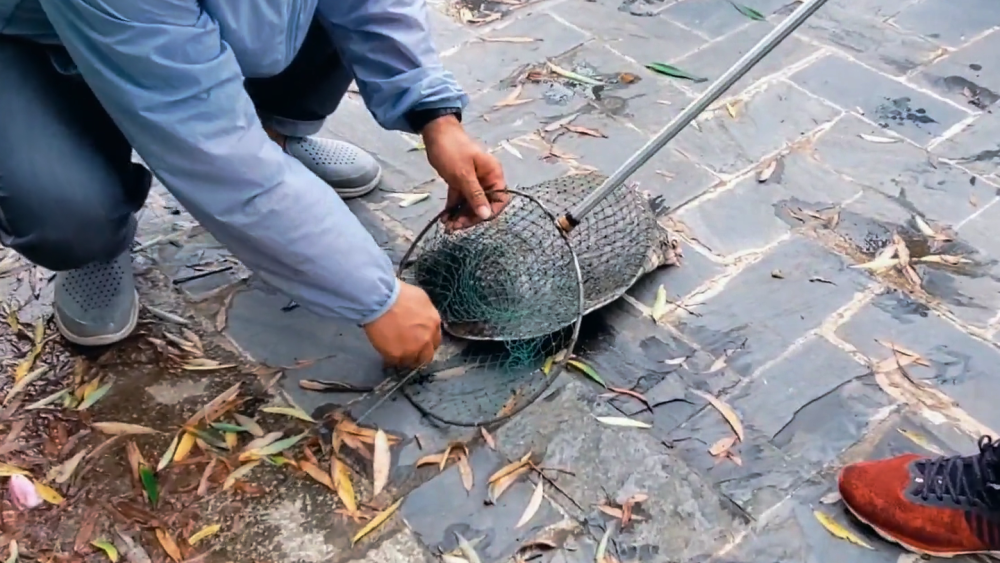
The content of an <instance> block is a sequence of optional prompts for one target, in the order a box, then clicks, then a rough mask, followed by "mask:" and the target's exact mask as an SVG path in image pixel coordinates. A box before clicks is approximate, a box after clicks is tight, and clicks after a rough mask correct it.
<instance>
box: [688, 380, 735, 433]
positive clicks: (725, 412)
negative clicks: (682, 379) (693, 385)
mask: <svg viewBox="0 0 1000 563" xmlns="http://www.w3.org/2000/svg"><path fill="white" fill-rule="evenodd" d="M691 392H692V393H694V394H695V395H698V396H699V397H701V398H702V399H705V400H706V401H708V403H709V404H710V405H712V406H713V407H715V410H717V411H719V414H721V415H722V416H723V418H725V419H726V422H728V423H729V426H731V427H732V428H733V432H736V437H737V438H739V439H740V441H741V442H742V441H743V423H742V422H740V417H738V416H736V411H734V410H733V408H732V407H730V406H729V405H727V404H726V403H724V402H723V401H721V400H719V399H717V398H716V397H713V396H712V395H709V394H708V393H706V392H704V391H701V390H700V389H692V390H691Z"/></svg>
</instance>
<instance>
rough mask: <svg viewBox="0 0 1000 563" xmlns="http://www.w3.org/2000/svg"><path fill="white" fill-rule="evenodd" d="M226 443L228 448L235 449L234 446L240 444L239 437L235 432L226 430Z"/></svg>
mask: <svg viewBox="0 0 1000 563" xmlns="http://www.w3.org/2000/svg"><path fill="white" fill-rule="evenodd" d="M225 437H226V445H227V446H229V449H230V450H235V449H236V446H238V445H240V437H239V436H237V435H236V432H226V433H225Z"/></svg>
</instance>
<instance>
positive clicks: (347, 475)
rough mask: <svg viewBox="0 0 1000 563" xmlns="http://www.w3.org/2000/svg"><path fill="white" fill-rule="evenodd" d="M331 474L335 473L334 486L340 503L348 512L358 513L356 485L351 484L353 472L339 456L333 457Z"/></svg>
mask: <svg viewBox="0 0 1000 563" xmlns="http://www.w3.org/2000/svg"><path fill="white" fill-rule="evenodd" d="M330 472H331V473H333V485H334V487H335V488H336V490H337V496H338V497H340V502H343V503H344V507H345V508H347V510H348V511H350V512H352V513H354V512H357V511H358V501H357V498H356V496H355V494H354V485H353V484H351V470H350V468H349V467H347V465H346V464H345V463H344V462H342V461H340V459H339V458H338V457H337V456H333V461H332V465H331V467H330Z"/></svg>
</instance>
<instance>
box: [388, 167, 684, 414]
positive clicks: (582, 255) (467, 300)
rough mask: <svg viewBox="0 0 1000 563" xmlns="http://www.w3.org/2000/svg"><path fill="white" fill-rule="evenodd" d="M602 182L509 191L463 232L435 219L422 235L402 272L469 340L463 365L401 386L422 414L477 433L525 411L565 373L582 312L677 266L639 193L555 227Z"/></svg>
mask: <svg viewBox="0 0 1000 563" xmlns="http://www.w3.org/2000/svg"><path fill="white" fill-rule="evenodd" d="M604 179H605V178H604V177H603V176H601V175H598V174H584V175H570V176H565V177H562V178H558V179H554V180H550V181H546V182H542V183H540V184H535V185H533V186H529V187H526V188H519V189H517V190H511V192H510V193H511V194H512V197H511V199H510V202H509V203H508V205H507V207H506V208H505V209H504V210H503V211H502V212H501V213H499V214H498V215H497V217H495V218H494V219H492V220H490V221H487V222H485V223H481V224H479V225H476V226H474V227H471V228H467V229H462V230H459V231H454V232H451V231H449V230H448V229H447V228H446V227H445V226H444V225H443V223H441V222H440V221H434V222H432V223H431V224H430V225H428V227H427V228H426V229H425V230H424V232H422V233H421V235H420V236H418V237H417V240H416V241H415V242H414V244H413V246H412V247H411V249H410V252H409V253H408V259H404V262H403V267H402V268H401V273H400V275H401V277H402V279H404V280H405V281H407V282H409V283H413V284H415V285H418V286H419V287H422V288H423V289H424V290H425V291H426V292H427V294H428V296H429V297H430V299H431V301H432V302H433V303H434V305H435V306H436V307H437V308H438V310H439V311H440V313H441V318H442V322H443V326H444V329H445V331H446V332H447V333H449V334H451V335H452V336H454V337H457V338H458V339H461V340H463V341H465V342H464V344H463V345H461V346H459V348H460V349H461V351H460V352H456V353H455V354H454V355H453V357H452V358H451V359H449V360H448V361H447V362H446V363H448V364H451V363H455V365H454V366H452V367H444V368H442V367H441V365H436V366H434V368H433V369H432V370H427V372H426V373H424V374H422V375H421V376H419V377H418V378H417V379H416V380H414V381H413V382H411V383H410V384H409V385H408V386H406V387H405V388H404V393H405V394H406V395H407V396H408V397H409V398H410V399H411V401H413V402H414V404H415V405H416V406H417V407H418V408H419V409H420V410H422V411H424V412H425V414H428V415H430V416H432V417H434V418H438V419H439V420H444V421H446V422H449V423H452V424H465V425H479V424H486V423H488V422H490V421H496V420H498V419H501V418H505V417H507V416H510V415H512V414H514V413H515V412H517V411H519V410H520V409H522V408H524V406H526V405H527V404H530V402H531V401H533V400H534V399H535V398H536V397H537V396H539V395H540V394H541V393H542V392H543V391H544V390H545V388H546V387H547V386H548V383H549V382H550V381H551V379H552V378H553V377H554V376H555V374H556V373H558V372H559V371H560V370H561V369H562V367H563V365H564V363H565V360H566V359H567V358H568V357H569V356H570V354H571V353H572V348H573V346H574V344H575V339H576V336H577V334H578V331H579V323H580V321H581V319H582V317H583V315H585V314H586V313H589V312H590V311H593V310H595V309H597V308H599V307H602V306H604V305H606V304H608V303H610V302H612V301H614V300H615V299H617V298H619V297H621V295H622V294H624V293H625V291H626V290H627V289H628V288H629V287H631V286H632V284H633V283H635V281H636V280H637V279H638V278H639V277H640V276H642V275H643V274H645V273H647V272H649V271H652V270H653V269H655V268H657V267H659V266H661V265H664V264H667V263H670V262H671V261H672V260H673V256H674V254H673V249H674V248H673V245H672V243H671V241H670V239H669V238H668V236H667V233H666V232H665V231H664V230H663V229H662V228H661V227H659V225H658V224H657V222H656V217H655V216H654V214H653V212H652V210H651V208H650V205H649V202H648V201H647V200H646V198H645V197H643V195H642V194H641V193H639V191H638V189H637V188H636V187H635V186H634V185H624V186H621V187H620V188H618V189H616V190H614V191H613V192H611V194H610V195H609V196H608V197H607V198H605V199H604V200H602V201H601V202H600V203H599V204H598V206H597V207H596V208H595V209H594V210H593V211H592V212H591V213H589V214H588V215H587V216H586V217H585V218H584V219H583V220H582V221H581V222H580V224H579V225H578V226H577V227H576V228H575V229H574V230H573V231H572V232H571V233H570V234H569V235H568V236H564V235H563V233H562V232H561V231H560V229H559V228H558V227H557V226H556V224H555V219H556V218H557V217H558V216H561V215H562V214H564V213H565V212H567V211H568V210H569V209H570V208H571V207H572V206H574V205H575V204H577V203H578V202H579V201H581V200H582V199H583V198H584V197H585V196H586V195H587V194H588V193H590V192H591V191H592V190H594V189H596V188H597V187H598V186H600V185H601V183H602V182H603V181H604ZM553 358H558V361H553ZM546 362H548V364H546Z"/></svg>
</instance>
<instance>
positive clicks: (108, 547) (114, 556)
mask: <svg viewBox="0 0 1000 563" xmlns="http://www.w3.org/2000/svg"><path fill="white" fill-rule="evenodd" d="M90 545H92V546H94V547H96V548H97V549H100V550H101V551H103V552H104V553H105V554H107V556H108V559H110V560H111V563H117V561H118V549H117V548H116V547H115V546H114V545H112V544H111V542H109V541H108V540H94V541H92V542H90Z"/></svg>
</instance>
